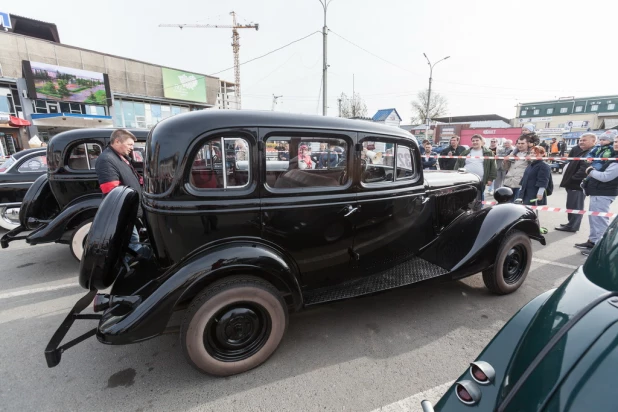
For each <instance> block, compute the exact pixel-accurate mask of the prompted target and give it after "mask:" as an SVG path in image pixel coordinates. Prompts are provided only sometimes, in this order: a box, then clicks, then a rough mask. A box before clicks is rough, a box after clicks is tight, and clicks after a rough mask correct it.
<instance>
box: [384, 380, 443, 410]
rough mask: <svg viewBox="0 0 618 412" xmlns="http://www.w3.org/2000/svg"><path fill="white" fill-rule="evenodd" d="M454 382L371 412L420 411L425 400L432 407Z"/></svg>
mask: <svg viewBox="0 0 618 412" xmlns="http://www.w3.org/2000/svg"><path fill="white" fill-rule="evenodd" d="M453 382H454V381H452V382H446V383H443V384H442V385H438V386H436V387H433V388H431V389H427V390H426V391H423V392H419V393H417V394H414V395H412V396H410V397H408V398H405V399H402V400H400V401H397V402H393V403H391V404H390V405H385V406H382V407H381V408H378V409H374V410H373V411H372V412H404V411H405V412H408V411H420V410H421V401H423V400H425V399H427V400H428V401H429V402H431V403H432V404H433V405H435V404H436V403H437V402H438V400H440V398H441V397H442V395H444V393H445V392H446V391H447V389H448V388H450V387H451V385H452V384H453Z"/></svg>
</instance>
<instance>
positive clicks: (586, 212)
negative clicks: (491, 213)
mask: <svg viewBox="0 0 618 412" xmlns="http://www.w3.org/2000/svg"><path fill="white" fill-rule="evenodd" d="M482 203H483V204H484V205H497V204H498V202H487V201H483V202H482ZM528 207H529V208H531V209H534V210H540V211H541V212H558V213H572V214H574V215H589V216H602V217H614V216H616V215H618V213H610V212H591V211H589V210H576V209H564V208H560V207H549V206H528Z"/></svg>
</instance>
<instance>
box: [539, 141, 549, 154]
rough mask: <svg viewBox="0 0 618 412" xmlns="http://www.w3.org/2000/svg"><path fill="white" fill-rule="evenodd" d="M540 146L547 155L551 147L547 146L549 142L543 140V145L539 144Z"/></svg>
mask: <svg viewBox="0 0 618 412" xmlns="http://www.w3.org/2000/svg"><path fill="white" fill-rule="evenodd" d="M539 146H541V147H542V148H543V150H545V153H547V152H548V151H549V145H548V144H547V142H546V141H545V140H543V141H542V142H541V143H539Z"/></svg>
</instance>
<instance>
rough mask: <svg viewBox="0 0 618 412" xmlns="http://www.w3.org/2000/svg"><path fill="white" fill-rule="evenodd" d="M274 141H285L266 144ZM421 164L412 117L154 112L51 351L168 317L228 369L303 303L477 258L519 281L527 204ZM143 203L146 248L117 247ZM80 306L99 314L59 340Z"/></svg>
mask: <svg viewBox="0 0 618 412" xmlns="http://www.w3.org/2000/svg"><path fill="white" fill-rule="evenodd" d="M272 148H277V150H280V151H285V152H287V155H286V156H282V157H276V159H277V160H268V159H269V158H270V159H274V157H273V156H271V155H270V154H269V155H268V156H267V149H269V150H270V151H272V150H273V149H272ZM318 152H319V153H320V156H315V153H318ZM228 154H229V155H228ZM331 154H334V155H333V156H331ZM322 155H324V156H322ZM285 158H287V160H279V159H285ZM320 158H321V159H324V161H322V162H320V161H318V162H317V163H316V162H315V159H320ZM283 163H285V167H282V165H283ZM420 164H421V154H420V151H419V148H418V146H417V144H416V142H415V141H414V140H413V139H410V138H409V134H408V133H406V132H405V131H403V130H401V131H400V130H398V129H396V128H392V127H388V126H382V125H377V124H374V123H370V122H364V121H352V120H345V119H340V118H329V117H316V116H300V115H284V114H279V113H272V112H264V113H262V112H249V111H200V112H193V113H188V114H182V115H178V116H174V117H173V118H169V119H166V120H164V121H162V122H160V123H159V124H158V125H157V126H155V128H154V129H153V130H152V132H151V134H150V135H149V136H148V139H147V142H146V158H145V169H144V178H145V179H144V180H145V182H144V189H143V193H142V196H141V202H140V196H139V194H138V193H137V192H135V191H134V190H133V189H131V188H129V187H123V186H120V187H117V188H115V189H113V190H112V191H111V192H110V193H109V194H107V196H106V197H105V199H104V200H103V202H102V203H101V206H100V208H99V209H98V211H97V214H96V216H95V218H94V221H93V223H92V226H91V228H90V233H89V235H88V238H87V239H86V243H85V248H84V254H83V258H82V261H81V264H80V272H79V281H80V284H81V285H82V286H83V287H84V288H85V289H87V290H88V293H87V294H86V295H85V296H84V297H83V298H81V299H80V300H79V301H78V302H77V303H76V304H75V306H74V308H73V309H72V310H71V311H70V313H69V314H68V316H67V318H66V319H65V320H64V322H63V323H62V324H61V326H60V327H59V329H58V331H57V332H56V333H55V334H54V336H53V337H52V339H51V341H50V342H49V344H48V346H47V348H46V350H45V356H46V360H47V364H48V365H49V366H50V367H53V366H56V365H57V364H58V363H59V362H60V357H61V354H62V353H63V352H64V351H65V350H67V349H68V348H70V347H72V346H74V345H75V344H76V343H79V342H81V341H82V340H84V339H86V338H88V337H91V336H94V335H96V337H97V339H98V340H99V341H100V342H102V343H105V344H112V345H121V344H127V343H133V342H140V341H143V340H145V339H150V338H153V337H155V336H158V335H161V334H163V333H169V332H173V333H179V334H180V337H181V341H182V348H183V351H184V354H185V355H186V358H187V360H188V361H189V363H190V364H192V365H193V366H194V367H196V368H197V369H199V370H201V371H204V372H207V373H210V374H214V375H219V376H227V375H232V374H236V373H240V372H244V371H246V370H249V369H251V368H254V367H256V366H258V365H260V364H261V363H262V362H264V361H265V360H266V359H267V358H268V357H269V356H270V355H271V354H272V353H273V352H274V351H275V349H276V348H277V347H278V346H279V343H280V342H281V339H282V338H283V335H284V333H285V330H286V327H287V323H288V314H289V313H291V312H294V311H298V310H301V309H303V308H307V307H311V306H314V305H318V304H322V303H326V302H332V301H335V300H340V299H346V298H352V297H356V296H361V295H366V294H370V293H375V292H380V291H385V290H387V289H392V288H396V287H400V286H405V285H410V284H413V283H417V282H422V281H425V280H428V279H433V278H443V279H460V278H463V277H466V276H470V275H473V274H475V273H478V272H481V271H482V272H483V280H484V281H485V284H486V285H487V287H488V288H489V289H490V290H492V291H493V292H495V293H498V294H506V293H511V292H513V291H515V290H517V289H518V288H519V287H520V285H521V284H522V283H523V281H524V279H525V278H526V276H527V273H528V270H529V267H530V264H531V259H532V249H531V241H530V238H532V239H536V240H538V241H539V242H541V243H542V244H545V239H544V238H543V236H541V235H540V234H539V225H538V221H537V217H536V215H535V213H534V212H533V211H532V210H531V209H529V208H527V207H525V206H522V205H515V204H510V203H507V202H508V200H510V197H512V193H511V192H510V189H506V188H504V189H500V190H498V191H497V192H496V195H495V196H494V197H495V198H496V200H498V201H499V202H502V204H500V205H497V206H495V207H488V208H485V209H482V210H480V211H477V212H473V211H471V209H470V204H471V203H473V201H474V200H475V199H476V196H477V191H478V190H480V186H479V185H480V182H479V179H478V177H477V176H476V175H473V174H469V173H465V171H459V172H457V171H449V172H438V171H436V172H429V173H426V172H424V171H423V170H422V168H421V167H420ZM140 207H141V208H142V209H143V217H144V224H145V227H146V230H147V233H148V239H149V241H148V246H149V247H150V248H151V249H152V252H153V253H152V257H151V258H145V257H144V256H145V255H141V254H140V255H135V254H134V253H133V252H131V250H130V249H129V248H128V243H129V240H130V235H131V230H132V227H133V225H134V222H135V219H136V216H137V211H138V208H140ZM133 255H135V256H133ZM110 287H111V290H110V292H109V293H97V292H98V291H99V290H103V289H107V288H110ZM93 300H94V311H95V313H94V314H85V313H82V311H83V310H84V309H85V308H86V307H88V306H89V305H90V303H91V302H93ZM180 310H182V311H184V315H183V316H184V317H183V320H182V322H181V324H180V325H174V324H170V319H171V316H172V314H173V313H174V312H175V311H180ZM77 319H98V326H97V327H96V328H94V329H92V330H91V331H90V332H88V333H86V334H84V335H82V336H80V337H79V338H76V339H74V340H72V341H70V342H68V343H65V344H64V345H62V340H63V339H64V336H65V335H66V333H67V332H68V331H69V329H70V328H71V325H72V324H73V322H74V321H75V320H77Z"/></svg>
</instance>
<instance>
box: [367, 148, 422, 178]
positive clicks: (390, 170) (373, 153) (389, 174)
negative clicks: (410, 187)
mask: <svg viewBox="0 0 618 412" xmlns="http://www.w3.org/2000/svg"><path fill="white" fill-rule="evenodd" d="M412 177H414V163H413V161H412V151H411V150H410V148H409V147H408V146H404V145H401V144H395V143H386V142H372V141H365V142H363V148H362V153H361V182H363V183H366V184H375V183H378V184H380V183H391V182H395V181H400V180H405V179H411V178H412Z"/></svg>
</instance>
